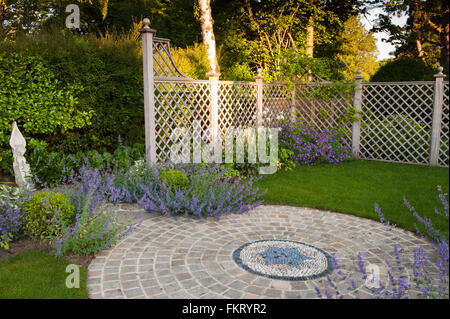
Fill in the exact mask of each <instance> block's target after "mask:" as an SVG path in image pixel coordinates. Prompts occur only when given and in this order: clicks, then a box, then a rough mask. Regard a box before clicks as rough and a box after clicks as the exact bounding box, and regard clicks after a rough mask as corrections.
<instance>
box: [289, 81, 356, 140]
mask: <svg viewBox="0 0 450 319" xmlns="http://www.w3.org/2000/svg"><path fill="white" fill-rule="evenodd" d="M324 89H325V88H324V87H323V86H320V85H318V84H309V85H298V86H297V87H296V91H295V92H296V95H295V112H296V116H297V117H300V118H303V119H304V120H305V121H307V122H310V123H312V124H314V125H315V126H316V127H318V128H319V129H322V130H325V129H326V130H330V129H337V128H339V129H340V130H342V132H343V133H344V135H345V139H346V142H347V144H348V145H349V146H351V139H352V123H351V121H350V117H349V109H350V107H351V106H352V98H353V95H352V94H351V93H348V92H338V93H337V94H336V95H335V96H334V97H330V98H327V99H324V98H319V97H317V96H320V91H321V90H324Z"/></svg>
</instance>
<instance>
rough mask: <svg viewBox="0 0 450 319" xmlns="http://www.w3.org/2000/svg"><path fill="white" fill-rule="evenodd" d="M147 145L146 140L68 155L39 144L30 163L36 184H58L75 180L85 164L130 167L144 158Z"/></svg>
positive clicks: (112, 167)
mask: <svg viewBox="0 0 450 319" xmlns="http://www.w3.org/2000/svg"><path fill="white" fill-rule="evenodd" d="M144 148H145V146H144V144H143V143H136V144H134V145H133V146H124V145H121V146H119V147H118V148H117V149H116V150H115V151H114V153H109V152H99V151H96V150H93V151H87V152H77V153H75V154H65V153H62V152H51V151H48V150H46V149H44V148H41V147H37V148H35V149H34V150H33V151H32V152H31V153H30V155H29V158H28V162H29V164H30V167H31V173H32V175H33V176H35V177H37V178H36V180H35V184H36V186H39V187H43V186H54V185H56V184H60V183H67V182H71V179H72V178H73V177H74V176H76V175H77V173H78V172H79V170H80V169H81V167H82V166H83V165H88V166H89V167H92V168H97V169H99V170H102V171H103V170H106V169H108V168H111V169H113V170H119V169H128V168H129V167H130V166H131V164H132V163H133V162H134V161H136V160H139V159H141V158H143V157H144Z"/></svg>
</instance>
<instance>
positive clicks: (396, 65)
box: [370, 57, 437, 82]
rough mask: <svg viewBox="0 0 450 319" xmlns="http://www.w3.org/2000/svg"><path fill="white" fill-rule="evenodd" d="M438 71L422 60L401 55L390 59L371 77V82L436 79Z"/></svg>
mask: <svg viewBox="0 0 450 319" xmlns="http://www.w3.org/2000/svg"><path fill="white" fill-rule="evenodd" d="M435 73H437V71H436V70H434V69H433V68H432V67H430V66H428V65H426V64H425V63H424V62H423V61H422V60H420V59H417V58H412V57H401V58H398V59H395V60H391V61H388V62H387V63H386V64H384V65H383V66H381V67H380V68H379V69H378V71H377V72H376V73H375V74H374V75H373V76H372V77H371V79H370V81H371V82H403V81H434V77H433V74H435Z"/></svg>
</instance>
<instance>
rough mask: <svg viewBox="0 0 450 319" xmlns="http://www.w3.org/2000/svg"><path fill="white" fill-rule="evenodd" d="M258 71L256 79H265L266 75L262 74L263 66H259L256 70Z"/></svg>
mask: <svg viewBox="0 0 450 319" xmlns="http://www.w3.org/2000/svg"><path fill="white" fill-rule="evenodd" d="M256 72H257V74H256V75H255V76H254V78H255V79H256V80H259V79H261V80H262V79H264V76H263V75H262V68H258V69H257V70H256Z"/></svg>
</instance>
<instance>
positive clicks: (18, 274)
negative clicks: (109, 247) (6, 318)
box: [0, 251, 87, 299]
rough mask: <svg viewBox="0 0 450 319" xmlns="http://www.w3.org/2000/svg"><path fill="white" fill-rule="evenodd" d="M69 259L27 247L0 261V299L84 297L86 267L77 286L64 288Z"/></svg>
mask: <svg viewBox="0 0 450 319" xmlns="http://www.w3.org/2000/svg"><path fill="white" fill-rule="evenodd" d="M69 264H70V263H69V262H68V261H66V260H64V259H57V258H55V257H53V256H50V255H48V254H45V253H43V252H41V251H28V252H24V253H21V254H17V255H15V256H13V257H11V258H8V259H5V260H2V261H0V299H85V298H87V289H86V269H85V268H84V267H80V268H79V269H80V288H67V287H66V278H67V276H68V275H70V273H66V267H67V265H69Z"/></svg>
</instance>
